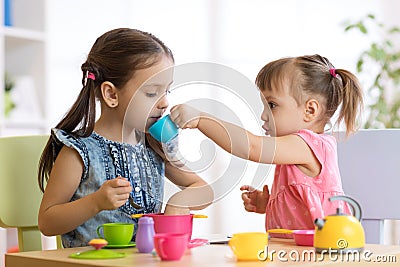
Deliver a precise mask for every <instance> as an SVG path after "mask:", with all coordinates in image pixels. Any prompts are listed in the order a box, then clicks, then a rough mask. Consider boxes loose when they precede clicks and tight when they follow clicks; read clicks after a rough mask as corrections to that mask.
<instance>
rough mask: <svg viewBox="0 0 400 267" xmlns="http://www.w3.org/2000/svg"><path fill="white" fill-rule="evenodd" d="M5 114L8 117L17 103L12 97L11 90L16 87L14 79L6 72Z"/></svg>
mask: <svg viewBox="0 0 400 267" xmlns="http://www.w3.org/2000/svg"><path fill="white" fill-rule="evenodd" d="M4 83H5V85H4V90H5V93H4V114H5V116H6V118H7V117H8V116H9V115H10V112H11V110H13V109H14V108H15V103H14V102H13V100H12V98H11V90H12V89H13V88H14V80H13V79H11V77H10V75H9V74H7V73H6V74H5V77H4Z"/></svg>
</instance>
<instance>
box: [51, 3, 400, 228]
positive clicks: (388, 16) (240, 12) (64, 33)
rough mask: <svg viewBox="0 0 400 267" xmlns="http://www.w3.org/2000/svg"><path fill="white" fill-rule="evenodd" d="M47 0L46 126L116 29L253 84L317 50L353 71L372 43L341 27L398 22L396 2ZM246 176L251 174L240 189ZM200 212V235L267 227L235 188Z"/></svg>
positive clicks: (179, 59) (56, 118) (67, 101)
mask: <svg viewBox="0 0 400 267" xmlns="http://www.w3.org/2000/svg"><path fill="white" fill-rule="evenodd" d="M47 2H48V9H47V16H48V23H47V31H48V41H49V44H48V56H49V59H48V86H49V96H48V97H49V98H48V100H49V101H48V106H47V115H48V117H47V119H48V122H49V126H54V125H55V124H56V123H57V122H58V121H59V120H60V119H61V116H62V115H63V114H64V113H65V112H66V111H67V109H68V108H69V107H70V106H71V105H72V103H73V101H74V100H75V98H76V96H77V95H78V92H79V91H80V88H81V75H82V74H81V71H80V65H81V64H82V63H83V62H84V60H85V56H86V53H87V52H88V51H89V49H90V47H91V45H92V44H93V42H94V41H95V39H96V37H98V36H99V35H100V34H102V33H103V32H105V31H107V30H110V29H112V28H116V27H131V28H138V29H141V30H144V31H149V32H151V33H153V34H155V35H156V36H158V37H159V38H160V39H161V40H163V41H164V42H165V43H166V44H167V45H168V46H169V47H170V48H171V49H172V50H173V51H174V54H175V57H176V63H177V64H182V63H188V62H194V61H207V62H216V63H220V64H225V65H227V66H230V67H232V68H235V69H236V70H238V71H239V72H241V73H243V74H244V75H246V76H247V77H248V78H249V79H250V80H251V81H253V80H254V79H255V77H256V74H257V72H258V70H259V69H260V68H261V67H262V66H263V65H264V64H266V63H267V62H268V61H270V60H273V59H276V58H280V57H283V56H296V55H302V54H315V53H319V54H321V55H323V56H326V57H328V58H329V59H330V60H331V62H332V63H333V64H334V65H335V66H336V67H337V68H347V69H349V70H351V71H354V70H355V61H356V58H357V56H358V55H359V53H360V51H362V50H363V49H364V48H365V47H366V46H367V45H368V43H367V42H366V40H365V39H364V38H363V37H362V36H360V35H357V34H355V32H354V33H345V32H344V30H343V28H344V27H343V25H342V24H343V22H344V21H346V20H349V19H351V20H355V19H359V18H361V17H363V16H364V15H365V14H367V13H374V14H376V15H377V17H378V18H379V19H380V20H382V21H385V22H387V23H388V24H389V25H393V24H396V25H398V26H399V24H400V19H399V16H398V13H396V10H399V6H400V2H398V1H396V0H370V1H365V0H352V1H348V0H337V1H323V0H304V1H296V0H282V1H273V0H252V1H245V0H235V1H232V0H192V1H183V0H170V1H162V0H160V1H137V0H132V1H128V0H114V1H107V0H85V1H81V0H48V1H47ZM194 97H195V96H194ZM216 97H217V96H216ZM171 101H172V102H173V101H174V100H173V99H172V100H171ZM227 104H228V105H229V103H227ZM231 105H232V104H231ZM233 106H234V104H233ZM188 145H189V144H188ZM213 173H215V172H211V174H208V175H210V177H208V178H207V179H212V175H213ZM246 179H247V180H249V179H250V180H251V177H244V180H243V181H241V182H240V183H239V185H240V184H242V183H245V182H247V180H246ZM268 179H269V180H268V181H267V183H271V178H268ZM202 213H205V214H208V215H209V216H210V218H209V219H207V220H204V221H203V220H202V221H200V220H196V221H195V229H194V231H195V234H199V235H201V234H203V233H227V234H228V233H232V232H237V231H248V230H249V231H250V230H252V231H253V230H257V231H258V230H260V231H262V230H263V229H264V216H263V215H258V214H249V213H246V212H245V211H244V209H243V207H242V203H241V199H240V191H239V190H238V187H236V188H234V190H233V191H231V192H230V193H229V194H228V195H227V196H226V197H225V198H223V199H222V200H221V201H219V202H217V203H216V204H215V205H213V206H212V207H210V208H207V209H206V210H204V211H203V212H202Z"/></svg>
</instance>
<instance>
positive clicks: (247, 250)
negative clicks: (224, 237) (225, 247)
mask: <svg viewBox="0 0 400 267" xmlns="http://www.w3.org/2000/svg"><path fill="white" fill-rule="evenodd" d="M228 244H229V247H230V248H231V250H232V252H233V253H234V254H235V256H236V258H237V259H238V260H242V261H250V260H259V254H260V251H265V248H266V247H267V246H268V233H263V232H244V233H236V234H233V236H232V238H231V239H230V240H229V242H228Z"/></svg>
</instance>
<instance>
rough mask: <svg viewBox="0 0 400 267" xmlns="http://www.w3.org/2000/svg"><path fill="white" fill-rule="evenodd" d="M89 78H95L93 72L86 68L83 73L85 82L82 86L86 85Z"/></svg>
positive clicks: (93, 79)
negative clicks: (84, 73)
mask: <svg viewBox="0 0 400 267" xmlns="http://www.w3.org/2000/svg"><path fill="white" fill-rule="evenodd" d="M88 79H91V80H92V81H95V80H96V76H94V73H93V72H89V71H88V70H87V71H86V75H85V82H84V86H86V84H87V80H88Z"/></svg>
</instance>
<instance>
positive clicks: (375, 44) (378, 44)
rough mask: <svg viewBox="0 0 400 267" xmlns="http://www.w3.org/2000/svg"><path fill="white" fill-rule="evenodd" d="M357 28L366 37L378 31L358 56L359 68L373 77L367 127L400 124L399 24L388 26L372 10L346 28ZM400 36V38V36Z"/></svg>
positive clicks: (347, 24)
mask: <svg viewBox="0 0 400 267" xmlns="http://www.w3.org/2000/svg"><path fill="white" fill-rule="evenodd" d="M350 30H357V31H359V32H360V33H361V34H363V35H365V36H366V37H370V35H371V33H377V34H378V35H379V39H378V40H377V41H371V43H370V44H369V46H368V47H367V49H366V50H365V51H363V52H362V53H361V54H360V56H359V57H358V60H357V72H358V73H359V74H363V75H365V76H366V77H369V78H370V79H371V82H370V84H369V85H367V86H365V84H364V86H365V88H366V89H367V105H366V106H367V110H366V111H367V117H366V120H365V122H364V125H363V127H364V128H400V87H399V84H400V44H397V46H396V45H395V44H394V40H395V38H399V37H400V36H399V33H400V28H398V27H387V26H386V25H384V24H383V23H381V22H379V21H378V20H377V19H376V18H375V16H374V15H373V14H368V15H366V16H365V17H364V18H362V19H361V20H359V21H356V22H350V23H346V24H345V31H346V32H348V31H350ZM397 40H399V39H397Z"/></svg>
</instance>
